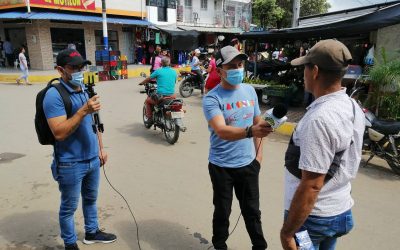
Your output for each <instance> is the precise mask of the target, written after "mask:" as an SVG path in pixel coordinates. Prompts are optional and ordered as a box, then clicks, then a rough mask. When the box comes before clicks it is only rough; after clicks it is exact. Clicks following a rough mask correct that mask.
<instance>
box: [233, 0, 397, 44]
mask: <svg viewBox="0 0 400 250" xmlns="http://www.w3.org/2000/svg"><path fill="white" fill-rule="evenodd" d="M398 23H400V3H396V4H393V5H390V6H387V7H384V8H380V9H377V10H376V11H374V12H372V13H367V14H365V15H360V16H356V17H354V18H349V19H344V20H337V21H335V20H332V22H330V23H325V24H324V25H316V26H309V27H304V28H291V29H281V30H269V31H255V32H245V33H243V34H242V35H241V37H242V38H244V39H246V38H250V39H251V38H253V39H288V38H295V39H302V38H310V37H318V38H333V37H345V36H349V35H354V34H362V33H367V32H371V31H374V30H377V29H380V28H383V27H387V26H391V25H395V24H398Z"/></svg>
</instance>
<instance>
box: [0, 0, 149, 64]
mask: <svg viewBox="0 0 400 250" xmlns="http://www.w3.org/2000/svg"><path fill="white" fill-rule="evenodd" d="M27 2H28V1H27ZM29 2H30V4H29V5H27V4H26V2H25V1H24V0H10V1H5V2H0V37H1V39H2V40H3V41H4V40H5V39H8V40H9V41H10V42H11V43H12V44H13V46H14V48H15V51H16V52H17V48H19V47H21V46H24V47H25V48H26V50H27V55H28V58H29V63H30V66H31V68H32V69H40V70H49V69H53V68H54V66H55V58H56V56H57V54H58V52H59V51H61V50H63V49H65V48H68V47H74V48H76V49H77V50H78V51H79V52H80V53H81V54H82V56H84V57H85V58H87V59H88V60H91V61H94V60H95V51H96V50H101V49H104V45H103V39H102V37H103V32H102V30H103V27H102V18H101V11H102V6H101V4H102V3H101V2H102V1H101V0H30V1H29ZM106 6H107V17H108V18H107V20H108V37H109V46H110V48H111V49H112V50H120V51H121V54H123V55H126V56H127V57H128V62H129V63H133V62H134V60H135V48H134V44H135V39H136V36H138V35H139V36H141V34H143V33H144V31H145V30H147V29H148V28H149V26H150V23H149V22H147V21H145V20H143V19H145V18H146V16H147V10H146V2H145V0H132V1H126V0H106Z"/></svg>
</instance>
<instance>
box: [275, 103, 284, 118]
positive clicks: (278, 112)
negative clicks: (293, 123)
mask: <svg viewBox="0 0 400 250" xmlns="http://www.w3.org/2000/svg"><path fill="white" fill-rule="evenodd" d="M286 113H287V109H286V107H285V105H283V104H278V105H276V106H275V107H274V109H273V110H272V114H273V115H274V116H275V117H276V118H278V119H281V118H282V117H284V116H285V115H286Z"/></svg>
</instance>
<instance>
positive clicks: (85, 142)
mask: <svg viewBox="0 0 400 250" xmlns="http://www.w3.org/2000/svg"><path fill="white" fill-rule="evenodd" d="M60 81H61V83H62V84H63V85H64V87H65V88H66V89H67V91H68V92H69V93H70V98H71V102H72V116H73V114H75V113H76V112H77V111H78V109H80V108H81V107H82V106H83V105H84V104H85V103H86V102H87V100H88V99H89V96H88V94H87V93H86V92H82V91H79V92H78V91H75V90H73V89H72V88H71V87H70V86H68V85H67V84H65V83H64V82H63V81H62V79H60ZM43 110H44V113H45V115H46V118H47V119H50V118H54V117H58V116H64V115H65V116H66V115H67V112H66V110H65V107H64V102H63V100H62V98H61V95H60V93H59V92H58V91H57V89H56V88H50V89H49V90H48V91H47V93H46V95H45V97H44V100H43ZM55 147H56V151H57V157H58V160H59V162H76V161H84V160H90V159H92V158H94V157H98V156H99V144H98V141H97V136H96V134H95V133H94V132H93V128H92V118H91V115H86V116H85V117H84V118H83V120H82V121H81V123H80V124H79V127H78V128H77V129H76V130H75V131H74V132H73V133H72V134H71V135H70V136H68V137H67V138H66V139H65V140H64V141H56V144H55Z"/></svg>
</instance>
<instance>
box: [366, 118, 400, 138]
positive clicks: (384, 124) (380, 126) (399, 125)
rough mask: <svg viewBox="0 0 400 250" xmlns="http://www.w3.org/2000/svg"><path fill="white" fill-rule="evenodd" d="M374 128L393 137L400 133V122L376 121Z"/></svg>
mask: <svg viewBox="0 0 400 250" xmlns="http://www.w3.org/2000/svg"><path fill="white" fill-rule="evenodd" d="M372 128H373V129H375V130H377V131H378V132H381V133H383V134H385V135H393V134H397V133H399V132H400V122H395V121H379V120H376V121H374V122H373V124H372Z"/></svg>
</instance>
